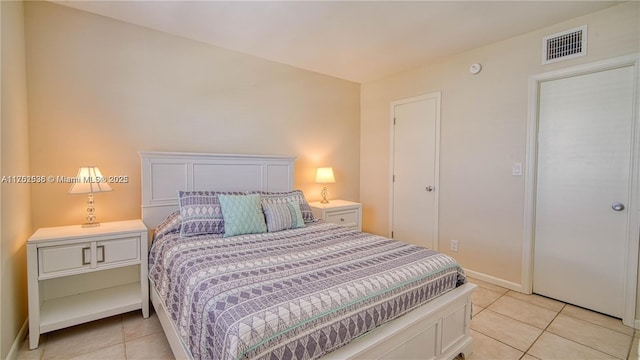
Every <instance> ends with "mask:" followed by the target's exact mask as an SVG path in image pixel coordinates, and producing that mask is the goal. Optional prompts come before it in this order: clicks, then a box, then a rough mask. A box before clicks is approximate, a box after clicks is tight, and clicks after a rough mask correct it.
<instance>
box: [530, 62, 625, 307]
mask: <svg viewBox="0 0 640 360" xmlns="http://www.w3.org/2000/svg"><path fill="white" fill-rule="evenodd" d="M539 94H540V98H539V120H538V121H539V123H538V154H537V189H536V208H535V230H534V231H535V233H534V246H535V250H534V271H533V291H534V292H535V293H538V294H541V295H545V296H548V297H552V298H556V299H559V300H562V301H565V302H568V303H572V304H575V305H578V306H582V307H585V308H589V309H592V310H596V311H599V312H602V313H605V314H609V315H612V316H615V317H622V313H623V298H624V286H625V284H624V279H625V271H626V268H625V259H626V248H627V243H626V235H627V226H628V225H627V222H628V209H627V208H626V207H628V202H629V200H630V195H629V191H630V185H629V184H630V166H631V159H632V134H633V131H632V130H633V119H634V117H633V102H634V98H633V96H634V95H633V94H634V68H633V67H632V66H628V67H622V68H617V69H611V70H606V71H599V72H595V73H590V74H586V75H580V76H574V77H569V78H564V79H558V80H552V81H545V82H542V83H541V84H540V92H539Z"/></svg>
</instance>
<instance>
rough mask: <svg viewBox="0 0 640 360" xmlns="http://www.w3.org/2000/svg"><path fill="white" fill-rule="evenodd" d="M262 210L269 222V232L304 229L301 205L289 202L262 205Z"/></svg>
mask: <svg viewBox="0 0 640 360" xmlns="http://www.w3.org/2000/svg"><path fill="white" fill-rule="evenodd" d="M262 210H263V211H264V216H265V218H266V220H267V230H268V231H269V232H274V231H280V230H287V229H296V228H301V227H304V226H305V225H304V220H303V219H302V212H301V211H300V204H298V203H297V202H288V203H285V204H262Z"/></svg>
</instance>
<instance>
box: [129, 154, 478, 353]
mask: <svg viewBox="0 0 640 360" xmlns="http://www.w3.org/2000/svg"><path fill="white" fill-rule="evenodd" d="M140 156H141V160H142V161H141V162H142V220H143V221H144V223H145V224H146V225H147V227H148V228H150V229H153V228H155V227H156V226H157V225H158V224H159V223H160V222H161V221H162V219H164V218H165V217H166V216H167V215H169V214H170V213H171V212H173V211H176V210H177V209H178V198H177V191H178V190H219V191H246V190H263V191H289V190H292V189H293V168H294V166H293V163H294V159H295V158H293V157H287V156H263V155H224V154H199V153H175V152H141V153H140ZM150 288H151V302H152V304H153V307H154V308H155V310H156V313H157V314H158V319H159V320H160V323H161V324H162V328H163V330H164V333H165V335H166V336H167V340H168V341H169V344H170V346H171V350H172V351H173V353H174V355H175V357H176V359H191V355H190V351H189V350H187V347H186V346H185V344H184V343H183V342H182V340H181V339H180V337H179V336H178V332H177V331H176V328H175V326H174V324H173V322H172V321H171V320H170V318H169V317H168V313H167V311H166V309H165V307H164V304H163V302H162V301H161V299H160V297H159V295H158V293H157V292H156V290H155V289H154V288H153V287H152V286H151V287H150ZM474 288H475V285H473V284H470V283H467V284H465V285H463V286H460V287H458V288H456V289H454V290H452V291H450V292H449V293H447V294H445V295H442V296H440V297H438V298H436V299H434V300H432V301H430V302H429V303H427V304H425V305H422V306H420V307H419V308H417V309H415V310H413V311H411V312H410V313H407V314H405V315H404V316H402V317H400V318H398V319H395V320H393V321H391V322H389V323H386V324H384V325H382V326H380V327H379V328H377V329H376V330H374V331H372V332H370V333H368V334H367V335H365V336H362V337H360V338H358V339H356V340H354V341H352V342H351V343H349V344H348V345H346V346H343V347H341V348H340V349H337V350H336V351H333V352H331V353H329V354H328V355H326V356H325V357H323V359H340V360H342V359H356V358H358V359H363V358H364V359H453V358H455V357H456V356H457V355H458V354H463V355H464V356H465V357H466V356H468V355H469V354H471V351H472V343H473V339H472V338H471V335H470V332H469V325H470V321H471V293H472V292H473V289H474Z"/></svg>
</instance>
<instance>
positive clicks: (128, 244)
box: [96, 237, 140, 266]
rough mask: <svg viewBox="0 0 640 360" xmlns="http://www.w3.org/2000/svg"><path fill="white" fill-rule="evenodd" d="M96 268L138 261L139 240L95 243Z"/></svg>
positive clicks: (128, 239) (130, 239) (132, 238)
mask: <svg viewBox="0 0 640 360" xmlns="http://www.w3.org/2000/svg"><path fill="white" fill-rule="evenodd" d="M96 248H97V252H98V253H97V256H98V266H104V265H112V264H119V263H123V262H128V261H131V262H137V261H139V260H140V238H139V237H128V238H122V239H114V240H107V241H98V243H97V247H96Z"/></svg>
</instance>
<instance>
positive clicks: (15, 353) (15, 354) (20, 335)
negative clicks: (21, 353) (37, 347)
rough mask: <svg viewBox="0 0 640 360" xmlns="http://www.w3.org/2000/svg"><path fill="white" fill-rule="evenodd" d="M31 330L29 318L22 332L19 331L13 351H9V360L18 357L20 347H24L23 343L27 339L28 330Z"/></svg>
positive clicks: (12, 345)
mask: <svg viewBox="0 0 640 360" xmlns="http://www.w3.org/2000/svg"><path fill="white" fill-rule="evenodd" d="M28 328H29V318H27V319H26V320H25V321H24V324H22V327H21V328H20V331H18V335H17V336H16V338H15V339H14V340H13V344H11V349H9V353H8V354H7V360H14V359H15V358H17V357H18V350H20V346H22V342H23V341H24V339H25V338H26V337H27V329H28Z"/></svg>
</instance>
